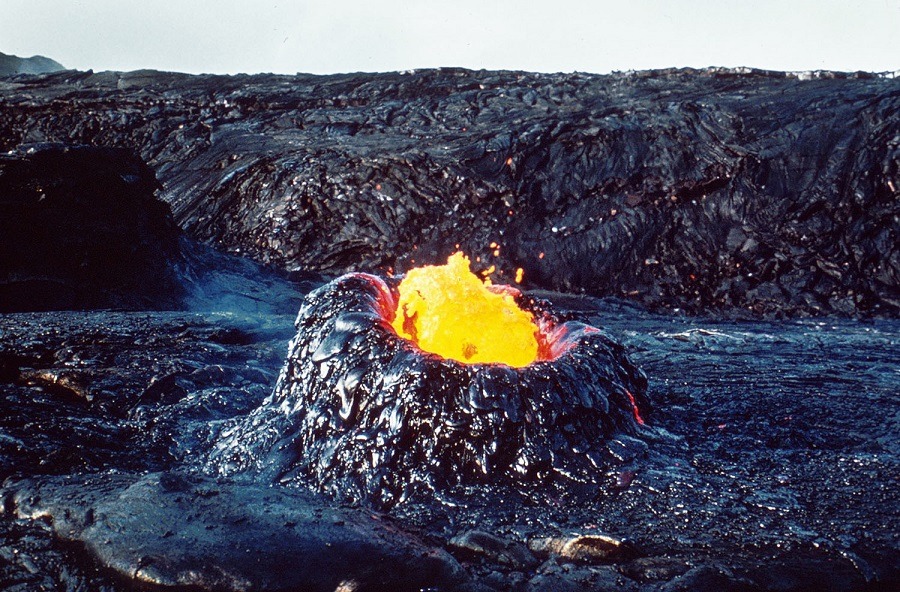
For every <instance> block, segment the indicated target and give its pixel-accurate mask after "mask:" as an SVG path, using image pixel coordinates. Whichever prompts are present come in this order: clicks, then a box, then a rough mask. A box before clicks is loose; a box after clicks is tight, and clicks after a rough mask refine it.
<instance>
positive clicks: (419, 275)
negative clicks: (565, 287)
mask: <svg viewBox="0 0 900 592" xmlns="http://www.w3.org/2000/svg"><path fill="white" fill-rule="evenodd" d="M399 291H400V298H399V300H398V303H397V314H396V316H395V318H394V322H393V327H394V329H395V330H396V331H397V334H398V335H400V336H401V337H405V338H406V339H409V340H411V341H413V342H415V343H416V344H417V345H418V346H419V347H420V348H421V349H422V350H424V351H427V352H431V353H434V354H438V355H439V356H442V357H444V358H450V359H453V360H457V361H459V362H463V363H466V364H492V363H498V364H507V365H509V366H514V367H523V366H527V365H528V364H530V363H532V362H534V361H535V360H536V359H537V355H538V342H537V338H536V333H537V331H538V328H537V326H536V325H535V324H534V318H533V316H532V314H531V313H529V312H526V311H524V310H522V309H521V308H519V306H518V305H517V304H516V302H515V300H514V299H513V297H512V296H511V295H510V294H508V293H505V292H501V291H493V290H491V289H490V288H489V287H488V285H485V283H483V282H482V281H481V280H480V279H479V278H478V277H477V276H476V275H475V274H473V273H472V272H471V270H470V269H469V258H468V257H466V256H465V255H463V254H462V253H454V254H453V255H451V256H450V258H449V259H447V264H446V265H433V266H431V265H429V266H425V267H420V268H417V269H412V270H410V271H409V272H408V273H407V274H406V278H404V280H403V281H402V282H401V283H400V287H399Z"/></svg>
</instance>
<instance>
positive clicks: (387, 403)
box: [212, 273, 649, 507]
mask: <svg viewBox="0 0 900 592" xmlns="http://www.w3.org/2000/svg"><path fill="white" fill-rule="evenodd" d="M396 302H397V300H396V297H395V294H394V293H393V291H392V290H391V288H390V287H389V286H388V284H387V283H385V282H384V281H383V280H382V279H381V278H378V277H377V276H373V275H369V274H361V273H357V274H348V275H345V276H342V277H340V278H338V279H336V280H334V281H333V282H331V283H329V284H327V285H325V286H323V287H322V288H320V289H318V290H316V291H314V292H312V293H311V294H309V295H308V296H307V297H306V299H305V300H304V302H303V306H302V308H301V309H300V314H299V316H298V317H297V321H296V327H297V335H296V336H295V337H294V339H293V340H291V343H290V345H289V347H288V354H287V361H286V363H285V366H284V368H283V369H282V371H281V375H280V376H279V378H278V382H277V384H276V385H275V390H274V392H273V394H272V396H271V397H270V398H268V399H266V401H265V402H264V403H263V405H262V406H261V407H260V408H259V409H257V410H256V411H254V412H253V413H252V414H250V415H249V416H248V417H246V418H242V419H241V420H239V421H238V422H236V423H235V425H233V426H229V427H227V428H225V429H224V430H222V433H221V437H220V439H219V441H218V442H217V443H216V445H215V451H214V454H213V458H212V462H213V464H214V465H215V466H216V467H217V469H218V472H219V473H222V474H233V473H235V472H240V471H247V470H252V471H253V472H254V473H256V474H257V475H261V476H262V477H263V478H264V479H268V480H270V481H274V482H278V483H290V482H299V483H301V484H309V485H314V486H315V487H316V488H317V489H319V490H321V491H323V492H326V493H328V494H330V495H331V496H332V497H333V498H335V499H340V500H348V501H352V502H360V501H362V502H368V503H370V504H375V505H376V506H387V507H391V506H393V505H395V504H397V503H399V502H403V501H405V500H406V499H407V498H410V497H412V496H414V495H416V494H424V496H425V497H426V498H428V497H434V496H438V497H439V498H440V496H442V495H448V491H449V490H450V489H451V488H453V487H454V486H457V485H478V484H482V485H484V486H485V487H490V486H491V485H492V484H498V483H502V484H506V485H511V486H513V487H519V488H522V489H524V490H526V491H530V490H531V489H532V488H534V486H535V484H538V483H539V484H540V486H541V487H542V488H544V489H545V490H546V491H547V492H549V491H557V492H558V493H560V494H563V493H574V492H575V491H576V490H579V489H584V488H588V489H591V490H594V489H596V488H598V487H600V486H601V483H602V481H603V473H604V470H605V469H606V468H607V466H608V465H609V464H610V460H614V459H613V458H612V457H613V456H614V455H615V452H614V451H611V450H610V449H608V448H607V441H608V440H610V439H612V438H613V437H614V436H616V435H618V434H625V435H628V434H631V435H635V434H637V433H638V432H639V431H640V426H641V425H642V424H643V419H642V418H641V411H640V409H641V408H642V409H643V412H644V413H646V412H647V411H648V410H649V405H648V402H647V398H646V385H647V380H646V377H645V376H644V375H643V374H642V373H641V371H640V370H639V369H638V368H637V367H636V366H635V365H634V364H632V363H631V361H630V360H628V358H627V357H626V356H625V352H624V348H623V347H622V346H621V345H620V344H618V343H616V342H615V341H614V340H613V339H612V338H611V337H610V336H609V335H607V334H605V333H603V332H601V331H600V330H599V329H597V328H595V327H591V326H588V325H584V324H583V323H575V322H568V323H562V322H560V321H559V319H556V318H554V317H553V316H552V315H551V313H550V312H549V310H547V305H548V303H546V302H543V303H541V302H538V301H536V300H535V299H534V298H531V299H526V298H525V297H524V296H521V295H520V304H521V305H523V306H524V307H525V309H526V310H529V311H530V312H531V313H533V314H535V316H536V317H537V318H538V319H540V324H541V326H542V329H541V331H540V338H541V339H540V340H541V342H542V344H543V349H545V350H546V352H547V353H546V357H547V358H548V359H545V360H539V361H536V362H533V363H531V364H529V365H528V366H525V367H522V368H513V367H510V366H507V365H505V364H463V363H460V362H457V361H455V360H448V359H444V358H441V357H440V356H438V355H436V354H429V353H426V352H423V351H422V350H420V349H419V348H418V347H416V345H415V344H413V343H412V342H410V341H407V340H406V339H403V338H401V337H399V336H398V335H397V333H395V331H394V329H393V328H392V327H391V322H392V321H393V320H394V316H395V314H396V309H397V303H396ZM485 320H486V321H489V319H485ZM614 450H615V447H614Z"/></svg>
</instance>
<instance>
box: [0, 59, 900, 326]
mask: <svg viewBox="0 0 900 592" xmlns="http://www.w3.org/2000/svg"><path fill="white" fill-rule="evenodd" d="M898 112H900V81H898V80H896V79H891V78H883V77H876V76H873V75H867V74H862V73H858V74H853V75H846V74H835V73H814V74H809V75H804V76H798V75H786V74H783V73H775V72H761V71H726V70H715V69H714V70H706V71H688V70H678V71H655V72H640V73H625V74H613V75H609V76H598V75H586V74H554V75H548V74H528V73H522V72H485V71H481V72H472V71H466V70H457V69H441V70H423V71H414V72H404V73H390V74H347V75H334V76H311V75H298V76H272V75H259V76H231V77H229V76H189V75H181V74H169V73H161V72H153V71H140V72H131V73H114V72H102V73H92V72H80V73H76V72H63V73H58V74H50V75H44V76H37V77H29V78H22V77H19V78H13V79H7V80H4V81H0V150H11V149H16V148H18V147H21V146H22V145H23V144H24V145H27V144H33V143H40V142H66V143H72V142H74V143H83V144H89V145H97V146H120V147H128V148H132V149H134V150H136V151H137V152H138V153H139V154H140V155H141V156H142V157H143V158H144V159H145V160H146V161H147V162H148V163H149V164H150V165H151V167H153V168H154V169H155V171H156V172H157V175H158V177H159V178H160V180H161V181H162V183H163V185H164V187H165V189H164V191H163V193H162V196H163V197H164V199H166V200H167V201H168V202H169V203H170V204H171V205H172V208H173V211H174V214H175V217H176V219H177V221H178V223H179V224H180V225H181V226H182V227H183V228H185V229H186V230H187V231H188V232H189V233H191V234H192V235H194V236H195V237H198V238H200V239H203V240H207V241H213V242H216V243H218V244H221V245H224V246H225V247H227V248H229V249H232V250H234V251H240V252H242V253H246V254H249V255H250V256H252V257H253V258H255V259H257V260H259V261H263V262H270V263H274V264H276V265H278V266H281V267H283V268H285V269H289V270H291V269H305V270H314V271H320V272H324V273H329V274H336V273H339V272H343V271H346V270H349V269H356V270H359V269H368V270H375V271H379V270H381V271H386V270H392V271H394V272H401V271H402V270H404V269H406V268H408V267H409V266H412V265H416V264H421V263H423V262H434V261H436V260H438V259H440V258H441V257H445V256H446V255H447V254H449V253H450V252H451V251H453V250H454V249H455V248H456V247H455V245H457V244H459V245H460V246H461V247H462V248H463V249H465V250H466V251H468V252H469V253H471V254H473V255H475V256H480V258H481V261H482V262H483V264H484V265H485V266H488V265H491V264H494V265H496V266H497V268H498V269H499V270H500V272H501V273H502V274H506V277H510V276H511V274H512V272H513V271H514V270H515V269H516V268H519V267H521V268H523V269H524V272H525V283H526V286H529V287H544V288H551V289H558V290H564V291H581V292H586V293H589V294H592V295H615V296H621V297H625V298H630V299H634V300H636V301H638V302H642V303H644V304H647V305H651V306H665V307H670V308H680V309H688V310H693V311H698V310H728V311H731V312H736V311H740V310H747V309H750V310H751V311H755V312H761V313H772V314H817V313H829V312H831V313H840V314H848V315H854V314H859V315H869V314H876V315H896V314H897V312H898V310H900V297H898V285H900V258H898V252H897V245H898V244H900V237H898V231H897V228H898V224H897V219H898V209H900V205H898V204H900V200H898V195H900V194H898V190H900V116H898ZM492 243H494V244H497V245H499V246H498V247H491V246H490V245H491V244H492Z"/></svg>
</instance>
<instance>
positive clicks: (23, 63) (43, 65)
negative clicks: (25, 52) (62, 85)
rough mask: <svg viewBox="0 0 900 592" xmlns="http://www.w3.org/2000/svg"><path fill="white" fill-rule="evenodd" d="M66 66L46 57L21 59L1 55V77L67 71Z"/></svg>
mask: <svg viewBox="0 0 900 592" xmlns="http://www.w3.org/2000/svg"><path fill="white" fill-rule="evenodd" d="M65 69H66V68H65V66H63V65H62V64H60V63H59V62H56V61H54V60H51V59H50V58H45V57H44V56H33V57H30V58H20V57H19V56H14V55H6V54H5V53H0V76H12V75H13V74H45V73H47V72H58V71H59V70H65Z"/></svg>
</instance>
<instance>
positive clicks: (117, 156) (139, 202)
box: [0, 146, 184, 312]
mask: <svg viewBox="0 0 900 592" xmlns="http://www.w3.org/2000/svg"><path fill="white" fill-rule="evenodd" d="M159 187H160V185H159V183H158V181H157V180H156V177H155V176H154V174H153V171H151V170H150V168H149V167H148V166H147V165H146V164H145V163H144V162H143V161H141V160H140V158H138V157H136V156H135V155H134V154H133V153H132V152H130V151H128V150H124V149H113V148H93V147H88V146H80V147H63V146H49V147H40V148H38V149H36V150H32V151H29V152H26V153H18V154H12V155H4V156H0V211H2V214H0V312H13V311H41V310H62V309H91V308H126V309H167V308H177V307H179V306H180V304H181V299H182V297H183V295H184V289H183V288H182V285H181V283H180V280H179V277H178V273H177V271H176V268H175V266H176V265H177V264H178V263H179V261H181V259H182V253H181V248H180V243H179V241H180V237H181V234H180V230H179V229H178V226H177V225H176V224H175V222H174V220H173V219H172V214H171V211H170V209H169V206H168V205H167V204H165V203H164V202H162V201H160V200H158V199H157V198H156V196H155V191H156V190H157V189H159Z"/></svg>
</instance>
